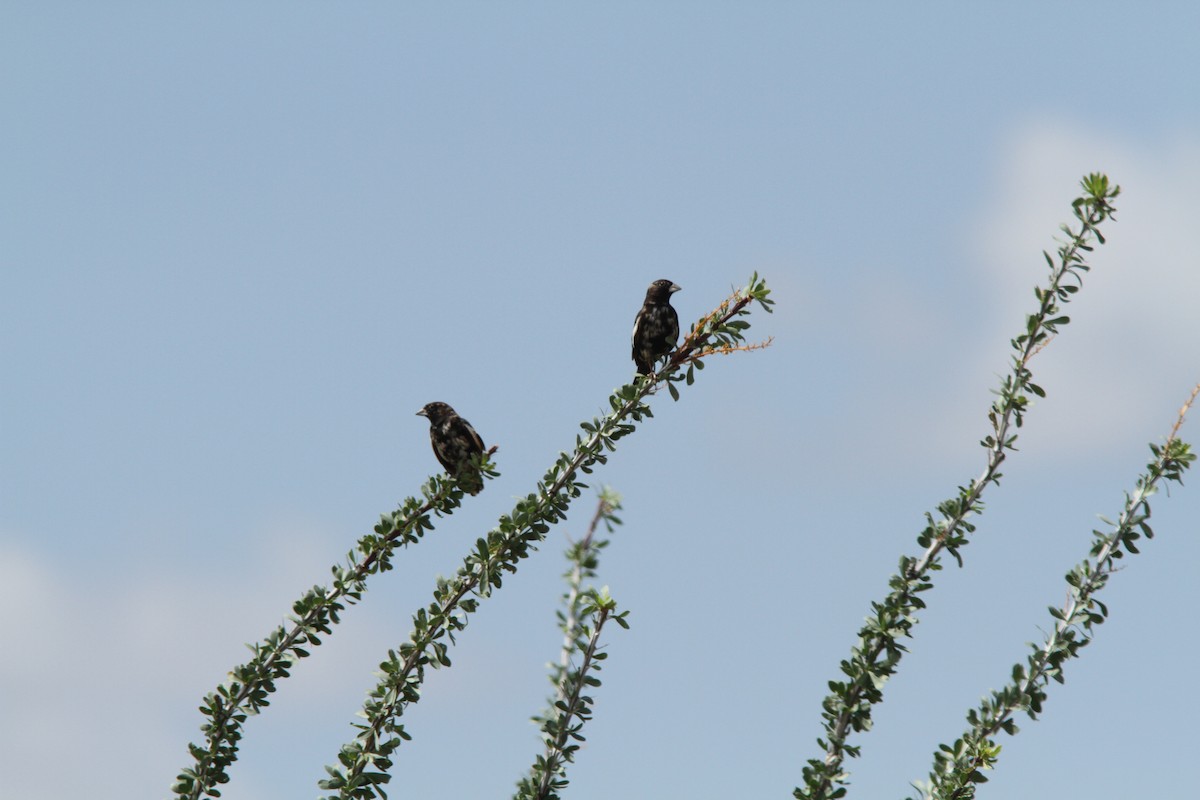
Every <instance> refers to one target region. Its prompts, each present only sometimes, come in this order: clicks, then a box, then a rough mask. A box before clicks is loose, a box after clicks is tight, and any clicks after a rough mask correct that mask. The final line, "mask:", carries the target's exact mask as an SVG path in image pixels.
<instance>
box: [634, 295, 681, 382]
mask: <svg viewBox="0 0 1200 800" xmlns="http://www.w3.org/2000/svg"><path fill="white" fill-rule="evenodd" d="M681 288H683V287H681V286H676V285H675V284H674V283H671V282H670V281H669V280H667V279H666V278H663V279H662V280H657V281H655V282H654V283H652V284H650V288H649V289H647V290H646V302H645V303H643V304H642V310H641V311H639V312H638V315H637V318H636V319H635V320H634V321H633V363H634V364H637V371H638V374H639V375H648V374H650V373H651V372H653V371H654V362H656V361H658V359H660V358H662V357H663V356H665V355H666V354H667V353H669V352H671V350H672V349H673V348H674V347H675V343H676V342H678V341H679V315H678V314H676V313H675V309H673V308H671V295H672V294H674V293H675V292H678V291H679V290H680V289H681Z"/></svg>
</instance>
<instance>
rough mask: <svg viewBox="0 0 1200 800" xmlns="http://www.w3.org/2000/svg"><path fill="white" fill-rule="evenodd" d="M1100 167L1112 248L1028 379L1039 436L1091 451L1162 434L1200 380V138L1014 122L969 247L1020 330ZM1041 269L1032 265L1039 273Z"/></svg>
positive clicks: (1095, 262)
mask: <svg viewBox="0 0 1200 800" xmlns="http://www.w3.org/2000/svg"><path fill="white" fill-rule="evenodd" d="M1097 171H1098V172H1104V173H1106V174H1107V175H1108V176H1109V178H1110V179H1112V180H1114V181H1116V182H1117V183H1119V184H1120V185H1121V188H1122V192H1121V195H1120V197H1119V198H1117V201H1116V206H1117V209H1118V211H1117V214H1116V221H1113V222H1109V223H1106V224H1105V225H1104V226H1103V228H1102V231H1103V232H1104V233H1105V236H1106V238H1107V239H1108V244H1107V245H1104V246H1101V247H1098V248H1097V250H1096V251H1094V252H1093V253H1092V254H1091V255H1090V256H1089V257H1088V262H1089V263H1090V264H1091V265H1092V266H1093V270H1092V272H1090V273H1088V274H1087V276H1086V277H1085V278H1084V289H1083V291H1082V292H1080V293H1079V295H1077V298H1078V299H1077V300H1076V301H1074V302H1072V303H1071V304H1070V305H1069V306H1068V307H1067V309H1066V313H1067V314H1068V315H1069V316H1071V318H1072V324H1071V325H1069V326H1067V327H1066V328H1064V329H1063V331H1062V338H1061V340H1060V341H1057V342H1055V343H1053V344H1052V345H1051V346H1050V347H1049V348H1048V349H1047V350H1046V351H1044V352H1043V353H1042V354H1041V355H1039V357H1038V359H1037V360H1036V361H1035V362H1034V365H1033V368H1034V372H1035V380H1038V381H1040V382H1043V384H1044V386H1045V388H1046V389H1047V391H1048V392H1050V397H1049V398H1048V400H1046V401H1041V402H1040V403H1039V408H1038V409H1037V412H1036V413H1037V416H1038V417H1039V418H1041V421H1040V423H1039V429H1040V430H1039V436H1044V437H1046V440H1047V442H1048V443H1049V444H1050V446H1052V447H1055V448H1063V447H1067V448H1071V449H1072V450H1074V451H1076V452H1078V451H1079V449H1084V450H1087V449H1090V447H1091V446H1092V445H1094V444H1099V443H1101V442H1105V441H1107V442H1110V443H1111V442H1112V441H1114V437H1117V438H1119V439H1121V440H1124V439H1125V438H1126V437H1134V438H1136V439H1139V440H1142V441H1146V440H1149V439H1156V438H1158V437H1159V436H1160V435H1162V434H1165V432H1166V430H1167V429H1168V428H1169V426H1170V424H1171V422H1172V420H1173V415H1174V413H1175V411H1176V410H1177V409H1178V407H1179V405H1180V403H1181V402H1182V401H1183V399H1184V398H1185V397H1186V395H1187V393H1188V390H1189V389H1190V388H1191V386H1192V385H1193V384H1194V382H1195V381H1197V380H1200V360H1198V359H1197V358H1196V353H1197V352H1200V326H1197V325H1196V323H1195V304H1196V300H1197V298H1200V255H1198V253H1200V251H1198V250H1197V247H1196V243H1195V241H1194V235H1193V231H1194V230H1195V227H1196V220H1197V218H1200V195H1197V194H1196V192H1195V190H1194V188H1193V187H1194V186H1195V185H1196V184H1197V180H1198V179H1200V141H1198V140H1196V139H1194V138H1192V139H1182V138H1181V139H1177V140H1174V141H1162V142H1159V143H1158V144H1157V145H1156V146H1155V145H1146V144H1140V145H1137V146H1134V145H1131V144H1128V143H1125V142H1122V141H1120V140H1119V139H1117V138H1114V137H1109V136H1105V135H1104V133H1103V132H1102V131H1095V130H1090V129H1085V128H1083V127H1080V126H1077V125H1073V124H1066V123H1057V122H1040V123H1035V124H1029V125H1027V126H1025V127H1023V128H1021V129H1019V130H1017V131H1016V132H1015V133H1014V135H1013V137H1012V141H1011V143H1010V144H1009V145H1008V147H1007V148H1006V153H1005V154H1004V155H1003V156H1002V158H1001V164H1000V170H999V175H998V176H997V178H996V180H995V187H996V190H995V193H994V197H995V202H994V203H992V204H990V207H989V208H987V209H986V210H985V213H984V215H983V217H982V219H981V220H980V221H979V223H978V227H977V233H976V236H975V237H974V241H975V242H976V243H978V244H980V245H982V251H983V255H982V261H983V264H984V266H985V267H986V268H987V269H988V270H989V271H990V274H991V280H992V283H993V287H994V293H995V298H996V303H997V306H998V307H999V308H1001V309H1003V310H1004V311H1003V313H1002V314H1000V315H999V316H998V317H997V319H998V320H1000V321H1002V324H1003V325H1004V326H1005V329H1004V330H1002V331H999V330H998V331H996V332H995V334H994V336H993V338H994V339H995V340H996V341H1006V340H1007V339H1008V338H1010V337H1011V336H1012V335H1013V333H1015V332H1016V326H1017V325H1019V320H1020V319H1022V318H1023V315H1024V314H1026V313H1028V312H1029V311H1030V310H1031V309H1032V308H1033V305H1034V302H1035V300H1034V298H1033V294H1032V287H1033V286H1034V284H1035V282H1036V281H1038V280H1039V278H1040V277H1041V276H1042V275H1043V274H1044V273H1043V272H1042V270H1043V268H1044V264H1043V265H1042V266H1038V267H1034V266H1032V265H1034V264H1035V263H1041V256H1040V252H1041V251H1042V250H1043V249H1046V250H1050V251H1051V253H1052V255H1053V251H1054V249H1055V248H1056V245H1055V244H1054V243H1053V241H1052V240H1051V236H1052V235H1053V234H1055V233H1056V232H1057V229H1058V225H1059V224H1060V223H1062V222H1066V221H1068V220H1069V219H1071V217H1070V205H1069V203H1070V201H1071V200H1072V199H1073V198H1074V197H1075V196H1076V195H1077V194H1079V179H1080V177H1082V175H1084V174H1085V173H1088V172H1097ZM1035 270H1036V271H1035Z"/></svg>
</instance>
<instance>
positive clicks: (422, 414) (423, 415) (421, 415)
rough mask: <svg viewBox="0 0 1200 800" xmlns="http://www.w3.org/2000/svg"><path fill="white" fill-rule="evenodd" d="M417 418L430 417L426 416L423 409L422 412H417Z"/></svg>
mask: <svg viewBox="0 0 1200 800" xmlns="http://www.w3.org/2000/svg"><path fill="white" fill-rule="evenodd" d="M417 416H418V417H428V416H429V415H428V414H426V413H425V409H423V408H422V409H421V410H420V411H418V412H417Z"/></svg>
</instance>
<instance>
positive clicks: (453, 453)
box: [417, 403, 484, 494]
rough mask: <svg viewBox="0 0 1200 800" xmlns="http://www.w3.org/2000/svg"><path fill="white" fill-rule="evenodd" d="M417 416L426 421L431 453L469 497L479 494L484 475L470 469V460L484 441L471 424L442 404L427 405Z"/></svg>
mask: <svg viewBox="0 0 1200 800" xmlns="http://www.w3.org/2000/svg"><path fill="white" fill-rule="evenodd" d="M417 416H418V417H425V418H426V419H428V420H429V441H430V442H432V443H433V454H434V455H435V456H437V460H438V461H440V462H441V464H442V466H443V467H445V468H446V472H449V473H450V474H451V475H453V476H454V477H456V478H458V485H459V486H461V487H462V488H463V490H464V491H467V492H470V493H471V494H479V490H480V489H482V488H483V475H482V474H480V472H479V470H478V469H474V468H472V466H471V463H470V462H471V458H472V457H473V456H477V455H480V454H481V453H482V452H483V449H484V448H483V439H480V438H479V434H478V433H476V432H475V429H474V428H472V427H471V423H469V422H467V421H466V420H465V419H463V418H462V417H460V416H459V415H458V414H456V413H455V411H454V409H453V408H451V407H450V406H448V405H446V404H445V403H428V404H426V405H425V407H424V408H422V409H421V410H420V411H418V412H417Z"/></svg>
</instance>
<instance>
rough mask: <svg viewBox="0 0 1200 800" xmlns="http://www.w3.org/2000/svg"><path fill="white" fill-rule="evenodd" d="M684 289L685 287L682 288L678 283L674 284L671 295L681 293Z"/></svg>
mask: <svg viewBox="0 0 1200 800" xmlns="http://www.w3.org/2000/svg"><path fill="white" fill-rule="evenodd" d="M682 288H683V287H682V286H680V285H679V284H678V283H672V284H671V294H675V293H676V292H678V291H679V290H681V289H682Z"/></svg>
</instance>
